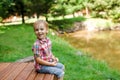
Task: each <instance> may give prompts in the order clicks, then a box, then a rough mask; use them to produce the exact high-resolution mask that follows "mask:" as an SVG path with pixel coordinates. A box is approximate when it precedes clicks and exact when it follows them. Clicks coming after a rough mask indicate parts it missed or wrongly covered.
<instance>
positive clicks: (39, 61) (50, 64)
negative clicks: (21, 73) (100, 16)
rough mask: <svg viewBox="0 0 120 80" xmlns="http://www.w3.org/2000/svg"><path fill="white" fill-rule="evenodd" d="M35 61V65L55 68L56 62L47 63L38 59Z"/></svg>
mask: <svg viewBox="0 0 120 80" xmlns="http://www.w3.org/2000/svg"><path fill="white" fill-rule="evenodd" d="M35 60H36V62H37V63H39V64H41V65H46V66H56V62H48V61H45V60H42V59H41V58H40V57H36V58H35Z"/></svg>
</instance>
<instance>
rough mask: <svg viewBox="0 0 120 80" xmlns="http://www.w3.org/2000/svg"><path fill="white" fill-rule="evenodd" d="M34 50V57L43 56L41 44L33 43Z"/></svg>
mask: <svg viewBox="0 0 120 80" xmlns="http://www.w3.org/2000/svg"><path fill="white" fill-rule="evenodd" d="M32 51H33V53H34V57H35V58H37V57H41V56H40V49H39V45H38V44H34V45H33V48H32Z"/></svg>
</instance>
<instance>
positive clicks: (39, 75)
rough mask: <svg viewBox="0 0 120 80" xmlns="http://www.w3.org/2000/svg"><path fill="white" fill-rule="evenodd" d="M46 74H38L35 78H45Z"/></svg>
mask: <svg viewBox="0 0 120 80" xmlns="http://www.w3.org/2000/svg"><path fill="white" fill-rule="evenodd" d="M44 76H45V74H40V73H39V74H37V76H36V78H35V80H43V79H44Z"/></svg>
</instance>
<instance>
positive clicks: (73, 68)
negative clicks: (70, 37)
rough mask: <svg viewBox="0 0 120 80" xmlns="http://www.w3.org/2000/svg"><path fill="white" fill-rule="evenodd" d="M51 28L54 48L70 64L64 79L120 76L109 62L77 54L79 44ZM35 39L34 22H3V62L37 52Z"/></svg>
mask: <svg viewBox="0 0 120 80" xmlns="http://www.w3.org/2000/svg"><path fill="white" fill-rule="evenodd" d="M51 32H52V31H51V30H50V32H49V35H48V36H49V37H50V39H51V40H52V46H53V47H52V51H53V53H54V54H55V56H57V57H58V58H59V59H60V61H61V62H62V63H63V64H64V65H65V67H66V70H65V76H64V80H120V73H119V72H117V71H116V70H113V69H110V68H109V67H108V66H107V64H106V63H105V62H100V61H97V60H94V59H92V58H91V57H89V56H87V55H86V56H85V55H82V56H80V55H77V54H75V53H76V52H77V50H76V49H75V48H73V47H72V46H71V45H70V44H68V42H66V41H64V40H63V39H61V38H59V37H57V36H53V35H51ZM35 40H36V37H35V35H34V32H33V28H32V25H14V26H7V27H1V26H0V62H14V61H16V60H18V59H20V58H23V57H27V56H30V55H33V53H32V51H31V47H32V45H33V42H34V41H35Z"/></svg>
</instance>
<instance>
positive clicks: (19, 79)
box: [15, 63, 34, 80]
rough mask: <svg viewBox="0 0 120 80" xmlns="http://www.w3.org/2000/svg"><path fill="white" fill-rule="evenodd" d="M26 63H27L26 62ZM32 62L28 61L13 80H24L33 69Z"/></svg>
mask: <svg viewBox="0 0 120 80" xmlns="http://www.w3.org/2000/svg"><path fill="white" fill-rule="evenodd" d="M26 64H27V63H26ZM33 68H34V67H33V63H28V65H27V66H26V67H25V68H24V69H23V70H22V72H21V73H20V74H19V75H18V76H17V77H16V78H15V80H26V79H27V77H28V76H29V75H30V73H31V72H32V70H33Z"/></svg>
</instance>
